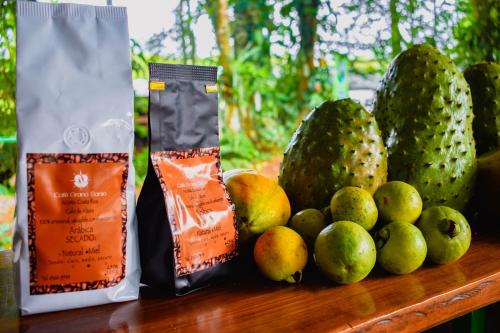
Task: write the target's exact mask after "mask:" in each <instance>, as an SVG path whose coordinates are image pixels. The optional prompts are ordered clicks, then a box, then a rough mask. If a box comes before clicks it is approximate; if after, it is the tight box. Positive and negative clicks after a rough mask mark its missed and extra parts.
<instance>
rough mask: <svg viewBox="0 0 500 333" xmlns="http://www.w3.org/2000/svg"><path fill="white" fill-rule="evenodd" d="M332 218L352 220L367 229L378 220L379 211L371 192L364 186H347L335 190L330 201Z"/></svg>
mask: <svg viewBox="0 0 500 333" xmlns="http://www.w3.org/2000/svg"><path fill="white" fill-rule="evenodd" d="M330 210H331V212H332V220H333V222H335V221H352V222H355V223H357V224H359V225H360V226H362V227H363V228H365V229H366V230H371V229H372V228H373V227H374V226H375V223H376V222H377V217H378V211H377V206H376V205H375V201H373V198H372V196H371V194H370V193H369V192H368V191H366V190H363V189H362V188H359V187H355V186H346V187H343V188H341V189H340V190H338V191H337V192H335V194H334V195H333V197H332V200H331V201H330Z"/></svg>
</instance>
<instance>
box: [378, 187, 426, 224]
mask: <svg viewBox="0 0 500 333" xmlns="http://www.w3.org/2000/svg"><path fill="white" fill-rule="evenodd" d="M373 198H374V199H375V203H376V204H377V208H378V212H379V215H380V220H381V221H382V222H384V223H390V222H394V221H398V222H407V223H415V221H417V219H418V217H419V216H420V213H421V212H422V198H420V194H418V191H417V190H416V189H415V188H414V187H413V186H411V185H410V184H407V183H405V182H400V181H391V182H388V183H385V184H384V185H382V186H380V187H379V188H378V189H377V191H376V192H375V194H374V195H373Z"/></svg>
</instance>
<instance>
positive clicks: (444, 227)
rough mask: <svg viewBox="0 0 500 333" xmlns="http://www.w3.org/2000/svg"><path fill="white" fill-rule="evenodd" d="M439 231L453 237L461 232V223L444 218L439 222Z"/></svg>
mask: <svg viewBox="0 0 500 333" xmlns="http://www.w3.org/2000/svg"><path fill="white" fill-rule="evenodd" d="M439 231H441V232H442V233H443V234H446V235H448V236H450V238H453V237H455V236H457V235H458V234H459V233H460V225H459V224H458V223H456V222H455V221H453V220H449V219H443V220H441V222H440V223H439Z"/></svg>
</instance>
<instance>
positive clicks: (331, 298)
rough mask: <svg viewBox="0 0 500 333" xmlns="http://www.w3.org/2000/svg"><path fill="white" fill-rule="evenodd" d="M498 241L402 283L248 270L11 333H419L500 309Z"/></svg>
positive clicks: (34, 319) (386, 277)
mask: <svg viewBox="0 0 500 333" xmlns="http://www.w3.org/2000/svg"><path fill="white" fill-rule="evenodd" d="M499 239H500V237H499V236H498V235H495V234H489V235H488V234H484V235H474V237H473V242H472V246H471V248H470V250H469V252H468V253H467V254H466V256H465V257H463V258H462V259H461V260H459V261H458V262H456V263H454V264H451V265H447V266H436V265H432V264H428V263H426V264H425V265H424V267H422V268H420V269H419V270H418V271H416V272H414V273H413V274H410V275H405V276H395V275H390V274H387V273H384V272H382V271H381V270H379V269H375V271H374V272H372V273H371V274H370V276H369V277H368V278H367V279H365V280H363V281H362V282H359V283H357V284H353V285H349V286H340V285H337V284H334V283H331V282H329V281H328V280H326V279H324V278H322V277H321V276H320V275H319V273H318V272H317V271H316V270H315V269H314V268H310V269H309V270H308V271H306V272H305V278H304V281H303V283H301V284H298V285H288V284H281V283H272V282H270V281H266V280H265V279H263V278H262V277H261V276H260V275H258V274H255V273H254V268H253V267H251V265H250V264H248V265H247V266H248V267H246V268H245V267H243V268H241V269H240V276H238V277H234V278H233V279H231V280H230V281H227V282H225V283H222V284H219V285H217V286H213V287H210V288H207V289H205V290H201V291H197V292H194V293H192V294H190V295H187V296H184V297H178V298H175V297H171V296H165V295H161V294H158V292H156V291H154V290H151V289H149V288H143V289H142V290H141V299H140V300H139V301H135V302H127V303H119V304H110V305H103V306H97V307H92V308H86V309H78V310H69V311H62V312H57V313H48V314H42V315H33V316H27V317H23V318H21V319H20V321H17V325H16V327H13V326H11V327H10V330H9V331H21V332H65V333H66V332H74V333H78V332H190V333H191V332H203V333H210V332H340V331H350V332H405V331H407V332H414V331H421V330H424V329H426V328H429V327H432V326H435V325H437V324H439V323H442V322H445V321H448V320H450V319H453V318H455V317H458V316H460V315H463V314H465V313H468V312H470V311H472V310H475V309H477V308H480V307H483V306H486V305H488V304H491V303H494V302H497V301H500V242H499V241H498V240H499ZM14 320H16V319H14ZM11 322H12V321H11Z"/></svg>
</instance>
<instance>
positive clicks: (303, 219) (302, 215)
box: [288, 208, 328, 248]
mask: <svg viewBox="0 0 500 333" xmlns="http://www.w3.org/2000/svg"><path fill="white" fill-rule="evenodd" d="M327 225H328V224H327V222H326V221H325V216H324V215H323V213H322V212H320V211H319V210H317V209H314V208H308V209H304V210H301V211H300V212H298V213H297V214H295V215H294V216H292V218H291V220H290V222H288V226H289V227H290V228H292V229H293V230H295V231H297V232H298V233H299V235H300V236H302V238H303V239H304V241H305V242H306V244H307V246H308V247H309V248H312V247H313V246H314V241H315V240H316V237H317V236H318V234H319V233H320V231H321V230H323V229H324V228H325V227H326V226H327Z"/></svg>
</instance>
